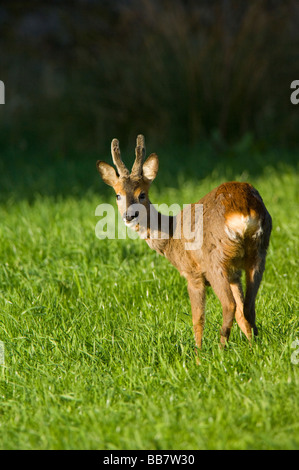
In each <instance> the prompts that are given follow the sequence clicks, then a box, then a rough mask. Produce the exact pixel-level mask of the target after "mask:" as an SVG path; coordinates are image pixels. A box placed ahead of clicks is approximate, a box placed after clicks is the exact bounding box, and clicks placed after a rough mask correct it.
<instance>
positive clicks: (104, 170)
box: [97, 160, 118, 187]
mask: <svg viewBox="0 0 299 470" xmlns="http://www.w3.org/2000/svg"><path fill="white" fill-rule="evenodd" d="M97 169H98V172H99V173H100V175H101V177H102V180H103V181H104V183H106V184H108V185H109V186H112V187H113V186H115V185H116V183H117V182H118V176H117V174H116V171H115V169H114V168H113V166H111V165H109V164H108V163H106V162H101V161H100V160H98V161H97Z"/></svg>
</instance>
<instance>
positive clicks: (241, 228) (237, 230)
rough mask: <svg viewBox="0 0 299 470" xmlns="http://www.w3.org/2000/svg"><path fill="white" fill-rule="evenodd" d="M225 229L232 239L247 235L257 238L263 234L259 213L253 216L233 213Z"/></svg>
mask: <svg viewBox="0 0 299 470" xmlns="http://www.w3.org/2000/svg"><path fill="white" fill-rule="evenodd" d="M224 230H225V232H226V234H227V235H228V237H229V238H230V239H232V240H235V239H236V238H240V237H241V238H244V237H245V235H250V236H251V237H253V238H256V237H259V236H261V234H262V228H261V221H260V220H259V218H258V216H257V215H256V216H255V217H252V216H251V215H243V214H240V213H235V214H231V215H230V216H229V217H228V218H227V220H226V224H225V228H224Z"/></svg>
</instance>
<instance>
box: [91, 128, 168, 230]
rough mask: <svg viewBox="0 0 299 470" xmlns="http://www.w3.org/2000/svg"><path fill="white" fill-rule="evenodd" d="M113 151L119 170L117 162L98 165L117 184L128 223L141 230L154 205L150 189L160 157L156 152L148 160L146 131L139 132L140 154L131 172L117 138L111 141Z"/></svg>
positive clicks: (105, 178)
mask: <svg viewBox="0 0 299 470" xmlns="http://www.w3.org/2000/svg"><path fill="white" fill-rule="evenodd" d="M111 154H112V160H113V163H114V165H115V166H116V169H117V172H116V171H115V169H114V168H113V166H111V165H109V164H108V163H106V162H103V161H100V160H99V161H98V162H97V169H98V171H99V173H100V175H101V177H102V179H103V181H104V182H105V183H106V184H108V185H109V186H112V187H113V189H114V191H115V193H116V202H117V206H118V210H119V212H120V215H121V217H122V219H123V221H124V222H125V224H126V225H127V226H129V227H130V228H133V229H135V230H138V227H139V225H140V224H142V225H143V226H145V225H147V218H148V214H149V207H150V201H149V198H148V191H149V187H150V185H151V183H152V182H153V180H154V179H155V177H156V175H157V172H158V167H159V160H158V157H157V155H156V154H154V153H153V154H151V155H150V156H149V157H148V158H147V159H146V161H145V162H144V158H145V142H144V137H143V135H138V136H137V140H136V148H135V156H136V158H135V161H134V164H133V167H132V170H131V173H130V172H129V170H128V169H127V168H126V166H125V164H124V162H123V161H122V159H121V155H120V149H119V142H118V140H117V139H113V140H112V142H111ZM144 219H146V220H144Z"/></svg>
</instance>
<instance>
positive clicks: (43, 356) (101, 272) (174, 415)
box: [0, 144, 299, 450]
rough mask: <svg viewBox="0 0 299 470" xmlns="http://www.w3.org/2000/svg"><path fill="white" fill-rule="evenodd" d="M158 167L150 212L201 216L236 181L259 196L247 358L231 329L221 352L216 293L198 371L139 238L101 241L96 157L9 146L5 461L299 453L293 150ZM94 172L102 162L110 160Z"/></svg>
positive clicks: (4, 204) (208, 155)
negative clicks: (204, 202)
mask: <svg viewBox="0 0 299 470" xmlns="http://www.w3.org/2000/svg"><path fill="white" fill-rule="evenodd" d="M243 147H244V148H243ZM153 150H158V153H159V149H153ZM2 153H3V152H2ZM160 154H161V155H160V171H159V175H158V177H157V181H156V182H155V183H154V185H153V188H152V191H151V199H152V202H154V203H162V202H165V203H174V202H177V203H179V204H181V205H182V204H184V203H189V202H196V201H197V200H198V199H199V198H200V197H201V196H203V195H204V194H205V193H206V192H208V191H209V190H211V189H212V188H213V187H215V186H216V185H218V184H219V183H221V182H223V181H225V180H232V179H237V180H242V181H246V180H247V181H250V182H251V183H253V184H254V185H255V186H256V187H257V189H258V190H259V192H260V193H261V194H262V196H263V199H264V201H265V204H266V206H267V208H268V210H269V212H270V213H271V215H272V218H273V232H272V238H271V243H270V248H269V252H268V258H267V265H266V271H265V275H264V279H263V283H262V285H261V288H260V291H259V295H258V298H257V325H258V327H259V332H260V334H259V337H258V338H257V339H256V340H255V341H254V344H253V347H252V348H250V347H249V345H248V343H247V341H246V339H245V338H244V336H242V335H241V333H240V330H239V329H238V328H237V326H236V325H235V326H234V328H233V330H232V334H231V341H230V344H229V347H228V348H227V350H225V351H221V350H220V349H219V347H218V343H219V329H220V325H221V308H220V304H219V301H218V300H217V298H216V297H215V295H214V294H213V292H212V291H209V293H208V298H207V311H206V326H205V334H204V342H203V349H202V351H201V353H200V365H196V362H195V359H194V340H193V331H192V322H191V315H190V305H189V299H188V295H187V289H186V282H185V280H184V279H183V278H181V277H180V275H179V274H178V272H177V271H176V270H175V269H174V268H173V267H172V266H171V265H170V264H169V263H168V262H167V260H165V259H163V258H162V257H159V256H158V255H157V254H156V253H155V252H153V251H151V250H150V249H149V248H148V247H147V245H146V243H145V242H143V241H141V240H130V239H127V240H99V239H97V238H96V236H95V226H96V223H97V220H98V218H97V217H95V209H96V207H97V205H98V204H100V203H102V202H111V203H113V204H114V195H113V194H112V193H113V191H112V190H111V189H110V188H107V187H105V186H104V184H103V183H102V182H101V181H100V177H99V175H97V173H96V170H95V161H96V160H97V159H98V158H99V156H98V155H96V154H90V155H88V156H86V155H85V156H83V155H82V158H81V159H80V158H75V159H74V160H70V159H69V160H67V159H65V158H63V157H61V156H59V154H57V155H50V152H49V153H48V154H47V153H46V152H45V153H44V154H43V158H41V157H40V152H39V150H38V149H31V148H28V149H27V150H20V149H9V148H8V149H6V151H5V152H4V156H5V159H4V160H3V162H2V163H1V164H0V170H1V176H0V185H1V186H0V192H1V194H0V201H1V202H0V221H1V222H0V253H1V264H0V340H1V341H2V343H3V347H4V353H5V358H4V360H3V358H2V362H4V364H2V365H0V447H1V449H169V450H170V449H298V448H299V363H298V364H296V362H297V360H296V359H297V353H296V348H295V349H294V347H292V343H293V342H294V341H295V340H296V339H298V340H299V314H298V232H299V220H298V219H299V217H298V213H299V211H298V203H299V195H298V187H299V184H298V183H299V182H298V166H297V162H298V159H297V155H296V152H279V151H273V150H262V149H260V148H258V147H254V146H253V145H251V144H250V145H248V146H246V145H245V146H242V145H240V146H239V147H238V146H236V147H234V148H229V149H226V150H225V151H224V152H222V154H221V156H220V157H221V158H220V157H217V152H215V151H213V150H212V149H211V148H210V147H209V146H206V147H203V148H202V149H201V148H194V149H193V151H192V152H191V154H189V155H188V158H186V157H185V155H186V150H184V149H165V150H162V152H160ZM102 158H106V159H107V161H110V156H109V154H108V152H107V155H106V156H102ZM293 346H294V345H293ZM297 349H299V346H297ZM298 359H299V353H298Z"/></svg>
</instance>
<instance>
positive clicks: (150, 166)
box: [142, 153, 159, 183]
mask: <svg viewBox="0 0 299 470" xmlns="http://www.w3.org/2000/svg"><path fill="white" fill-rule="evenodd" d="M158 169H159V159H158V156H157V155H156V154H155V153H152V154H151V155H150V156H149V157H148V158H147V159H146V160H145V162H144V164H143V167H142V174H143V178H144V179H145V180H147V181H149V182H150V183H151V182H152V181H154V179H155V178H156V176H157V173H158Z"/></svg>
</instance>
